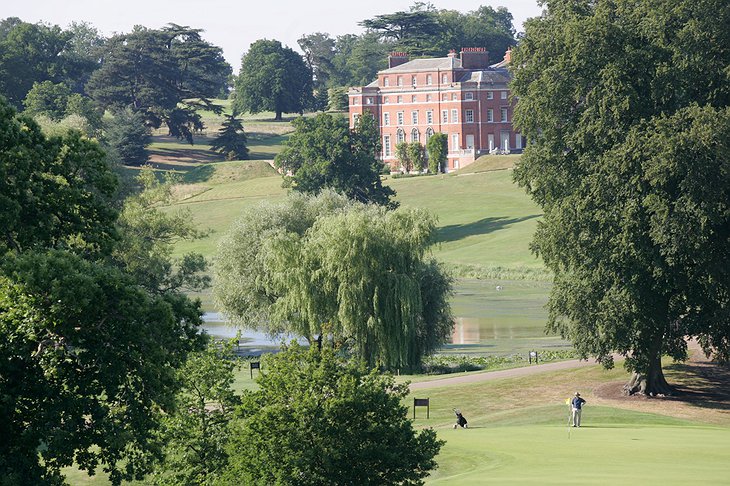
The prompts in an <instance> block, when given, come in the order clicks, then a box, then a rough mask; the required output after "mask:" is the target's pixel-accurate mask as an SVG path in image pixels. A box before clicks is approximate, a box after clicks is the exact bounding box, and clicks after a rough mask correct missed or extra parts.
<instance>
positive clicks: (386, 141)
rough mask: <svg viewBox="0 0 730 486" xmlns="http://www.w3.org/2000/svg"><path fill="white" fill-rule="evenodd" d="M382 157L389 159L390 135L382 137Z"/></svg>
mask: <svg viewBox="0 0 730 486" xmlns="http://www.w3.org/2000/svg"><path fill="white" fill-rule="evenodd" d="M383 156H384V157H390V156H391V151H390V135H385V136H384V137H383Z"/></svg>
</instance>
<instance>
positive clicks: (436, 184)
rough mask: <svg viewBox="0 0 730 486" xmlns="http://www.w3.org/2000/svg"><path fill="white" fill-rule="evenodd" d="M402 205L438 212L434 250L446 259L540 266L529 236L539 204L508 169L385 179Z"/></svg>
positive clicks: (487, 264) (489, 264)
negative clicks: (527, 193)
mask: <svg viewBox="0 0 730 486" xmlns="http://www.w3.org/2000/svg"><path fill="white" fill-rule="evenodd" d="M388 184H389V185H390V186H391V187H392V188H393V189H395V191H396V193H397V201H399V202H400V203H401V204H402V205H403V206H412V207H420V208H426V209H428V210H429V211H431V212H432V213H433V214H434V215H436V217H437V218H438V226H439V229H438V235H437V241H438V244H437V246H436V248H434V255H435V256H436V257H437V258H438V259H439V260H442V261H444V262H447V263H451V264H465V265H476V266H479V267H484V268H496V267H507V268H517V269H542V268H543V264H542V262H541V261H540V260H538V259H537V258H535V256H534V255H533V254H532V253H531V252H530V249H529V242H530V239H531V237H532V234H533V233H534V231H535V227H536V224H537V221H538V220H539V219H540V216H541V214H542V213H541V211H540V209H539V208H538V207H537V206H536V205H535V204H534V203H533V202H532V200H530V198H529V197H528V196H527V195H526V194H525V193H524V191H522V190H521V189H520V188H518V187H517V186H516V185H515V184H514V183H513V182H512V171H511V170H501V171H493V172H482V173H474V174H469V175H439V176H430V177H412V178H404V179H390V180H388Z"/></svg>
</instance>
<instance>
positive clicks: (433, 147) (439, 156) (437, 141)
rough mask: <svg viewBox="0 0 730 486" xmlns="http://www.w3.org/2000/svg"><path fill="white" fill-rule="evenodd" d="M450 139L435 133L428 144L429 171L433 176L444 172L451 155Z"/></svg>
mask: <svg viewBox="0 0 730 486" xmlns="http://www.w3.org/2000/svg"><path fill="white" fill-rule="evenodd" d="M448 143H449V137H448V136H447V135H446V134H445V133H441V132H438V133H434V134H433V135H432V136H431V138H429V139H428V142H426V150H427V152H428V170H429V172H431V173H432V174H438V173H439V172H442V171H443V170H444V164H445V163H446V161H447V160H448V155H449V148H448V147H449V146H448Z"/></svg>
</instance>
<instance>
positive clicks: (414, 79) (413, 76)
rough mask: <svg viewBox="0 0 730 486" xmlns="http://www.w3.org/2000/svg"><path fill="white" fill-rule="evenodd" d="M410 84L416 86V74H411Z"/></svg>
mask: <svg viewBox="0 0 730 486" xmlns="http://www.w3.org/2000/svg"><path fill="white" fill-rule="evenodd" d="M411 85H413V86H418V76H416V75H415V74H414V75H412V76H411Z"/></svg>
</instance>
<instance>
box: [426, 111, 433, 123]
mask: <svg viewBox="0 0 730 486" xmlns="http://www.w3.org/2000/svg"><path fill="white" fill-rule="evenodd" d="M426 124H428V125H433V110H428V111H426Z"/></svg>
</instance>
